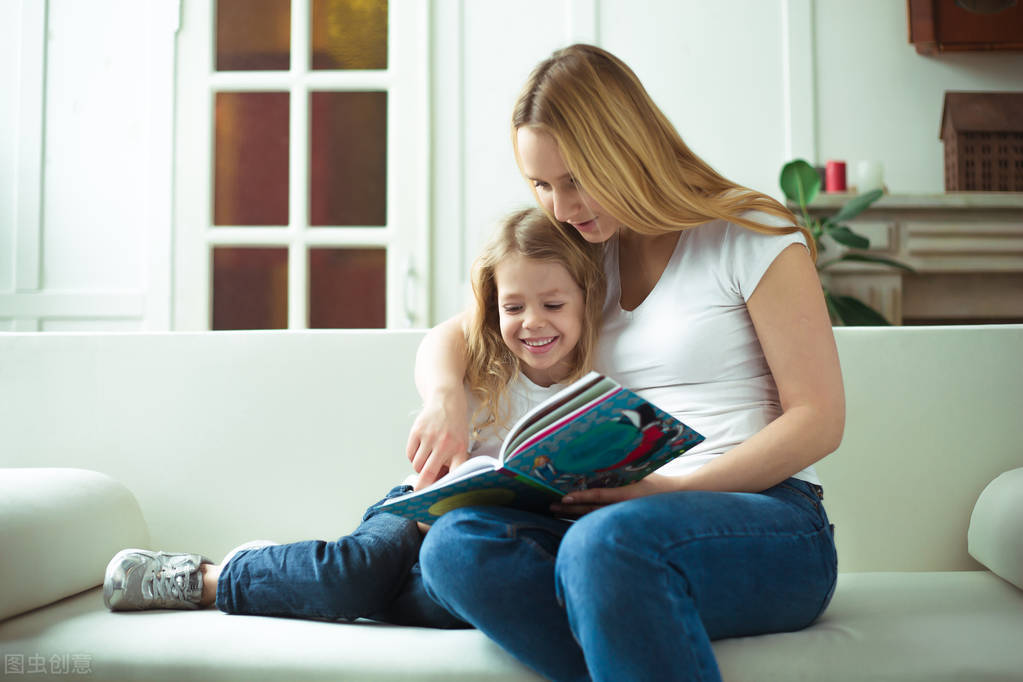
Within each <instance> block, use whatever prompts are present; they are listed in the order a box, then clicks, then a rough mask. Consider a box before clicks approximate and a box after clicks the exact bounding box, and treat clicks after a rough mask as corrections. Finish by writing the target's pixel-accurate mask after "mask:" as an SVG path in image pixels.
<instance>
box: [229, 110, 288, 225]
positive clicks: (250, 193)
mask: <svg viewBox="0 0 1023 682" xmlns="http://www.w3.org/2000/svg"><path fill="white" fill-rule="evenodd" d="M288 98H289V95H288V93H287V92H218V93H217V97H216V113H215V115H214V118H215V123H214V138H215V142H214V146H215V151H214V177H213V189H214V203H213V224H214V225H287V224H288V137H289V135H288V119H289V109H288Z"/></svg>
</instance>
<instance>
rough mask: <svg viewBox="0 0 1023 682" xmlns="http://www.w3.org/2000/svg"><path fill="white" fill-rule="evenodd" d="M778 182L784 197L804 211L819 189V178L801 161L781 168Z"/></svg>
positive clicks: (811, 168)
mask: <svg viewBox="0 0 1023 682" xmlns="http://www.w3.org/2000/svg"><path fill="white" fill-rule="evenodd" d="M778 182H779V184H780V185H781V191H782V192H784V193H785V197H786V198H787V199H788V200H789V201H795V202H796V203H798V204H799V207H800V208H802V209H804V210H805V209H806V206H807V205H808V204H809V203H810V202H811V201H813V200H814V197H816V196H817V193H818V192H819V191H820V189H821V176H819V175H817V171H815V170H814V169H813V166H811V165H810V164H808V163H807V162H806V161H804V160H803V159H796V160H795V161H789V162H788V163H786V164H785V165H784V166H782V167H781V176H780V177H779V178H778Z"/></svg>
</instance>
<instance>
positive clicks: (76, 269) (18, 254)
mask: <svg viewBox="0 0 1023 682" xmlns="http://www.w3.org/2000/svg"><path fill="white" fill-rule="evenodd" d="M184 1H185V2H188V1H189V0H184ZM177 3H178V0H147V2H145V3H139V2H136V1H135V0H89V2H87V3H82V2H78V1H77V0H48V2H43V0H20V1H19V0H2V1H0V330H4V329H15V328H27V329H32V328H38V329H55V328H76V329H82V328H84V329H89V328H110V327H113V326H117V327H128V328H140V327H149V328H169V327H171V326H172V325H173V321H172V319H171V317H172V313H171V311H172V310H173V306H172V301H171V300H170V299H171V296H172V293H171V291H172V289H171V287H170V279H171V276H172V273H171V269H170V268H171V248H172V247H171V244H172V239H171V237H172V235H171V227H170V222H169V221H170V212H171V198H172V195H171V191H172V187H171V180H170V178H171V160H172V155H171V151H170V149H171V148H170V142H171V139H172V138H171V136H172V134H173V130H174V128H173V125H174V123H173V118H172V111H173V99H172V93H173V87H174V74H173V52H171V50H172V49H173V45H174V43H173V36H174V30H175V28H176V20H177V11H176V8H177ZM39 6H43V7H48V12H47V13H46V21H47V24H48V26H49V27H50V30H49V34H48V35H47V37H46V39H45V42H44V41H43V40H42V39H41V38H40V39H39V45H34V44H33V43H32V42H31V40H33V38H32V35H33V34H32V33H31V31H29V32H28V33H26V31H25V28H26V24H25V22H26V21H28V27H29V28H33V27H36V26H35V24H33V23H32V21H31V13H32V12H34V11H36V10H35V9H33V8H38V7H39ZM26 8H27V9H26ZM26 12H27V13H26ZM26 17H28V20H26ZM429 31H430V41H431V76H430V78H431V82H430V96H431V108H432V112H431V118H432V130H433V135H432V140H431V142H432V163H431V169H432V172H431V174H430V178H429V179H427V180H424V181H425V182H428V183H429V184H430V197H431V204H432V208H431V222H432V226H433V235H432V244H431V247H432V254H433V269H432V271H433V282H432V284H433V295H432V297H431V298H432V308H433V311H432V312H433V319H434V320H435V321H436V320H439V319H443V318H444V317H447V316H448V315H450V314H452V313H454V312H455V311H456V310H458V309H459V308H460V307H461V305H462V304H463V302H464V301H465V296H466V287H465V281H466V273H467V271H468V267H469V263H470V262H471V260H472V256H473V254H474V253H475V251H476V250H477V249H478V247H479V244H480V243H481V241H482V240H483V239H484V238H485V235H486V234H487V233H488V231H489V230H490V229H491V226H492V225H493V223H494V221H496V220H497V219H498V218H499V217H500V216H501V215H503V214H504V213H506V212H507V211H508V210H509V209H510V208H512V207H516V206H519V205H522V204H525V203H529V202H530V201H531V195H530V193H529V192H528V189H527V187H526V185H525V183H524V182H523V181H522V180H521V178H520V177H519V175H518V171H517V169H516V167H515V164H514V160H513V158H512V154H511V145H510V140H509V131H508V118H509V116H510V112H511V106H512V103H513V101H514V99H515V96H516V95H517V93H518V90H519V87H520V86H521V84H522V82H523V81H524V80H525V78H526V76H527V75H528V73H529V71H530V69H531V68H532V67H533V65H534V64H535V63H536V62H537V61H539V60H540V59H542V58H544V57H546V56H547V55H548V54H549V53H550V52H551V51H552V50H553V49H555V48H556V47H559V46H561V45H564V44H567V43H570V42H574V41H588V42H596V43H598V44H601V45H603V46H604V47H607V48H608V49H610V50H611V51H613V52H615V53H617V54H618V55H619V56H621V57H622V58H623V59H625V61H626V62H628V63H629V64H630V65H631V66H632V67H633V68H634V69H635V70H636V72H637V73H638V74H639V76H640V78H642V79H643V80H644V82H645V83H646V85H647V87H648V89H649V90H650V92H651V94H652V95H653V97H654V99H655V100H656V101H657V102H658V103H659V104H660V105H661V106H662V108H663V109H664V110H665V113H666V114H667V115H668V116H669V118H671V120H672V121H674V122H675V124H676V125H677V126H678V128H679V130H680V132H681V133H682V135H683V137H684V138H685V139H686V141H687V142H688V143H689V144H690V146H692V147H693V149H694V150H696V151H697V152H698V153H700V154H701V155H703V156H704V158H705V159H706V160H707V161H708V162H710V163H711V164H712V165H713V166H715V167H716V168H717V169H718V170H720V171H721V172H722V173H724V174H725V175H727V176H729V177H731V178H733V179H735V180H737V181H738V182H741V183H744V184H747V185H750V186H752V187H755V188H757V189H760V190H763V191H765V192H769V193H772V194H774V195H775V196H777V195H778V189H777V173H778V170H779V168H780V166H781V165H782V163H784V162H785V161H787V160H788V159H789V158H791V157H793V156H796V155H799V156H804V157H806V158H807V159H808V160H810V161H814V162H823V161H825V160H826V159H829V158H839V159H845V160H847V161H848V162H850V164H852V163H853V162H855V161H856V160H858V159H877V160H880V161H882V162H883V163H884V165H885V171H886V181H887V183H888V185H889V187H890V188H891V190H892V191H893V192H896V193H931V192H941V191H942V190H943V180H942V147H941V144H940V142H939V140H938V137H937V135H938V123H939V121H940V116H941V96H942V93H943V92H944V91H945V90H952V89H970V90H1023V54H1021V53H1002V54H999V53H994V54H985V53H971V54H962V55H944V56H939V57H923V56H919V55H917V54H916V52H915V50H914V49H913V48H912V46H910V45H909V44H908V43H907V39H906V36H907V29H906V16H905V3H904V2H902V0H859V1H858V2H847V1H846V0H730V1H729V2H727V3H726V2H713V3H708V2H705V1H702V0H522V1H520V2H517V3H505V2H485V1H480V0H431V25H430V27H429ZM44 45H45V62H39V61H38V60H39V59H42V57H43V55H42V54H38V52H39V50H41V49H43V46H44ZM37 48H38V49H37ZM33 55H34V56H33ZM26 58H28V60H29V61H26ZM32 59H36V60H37V62H36V64H37V65H41V64H42V63H45V68H46V71H45V78H44V79H42V78H36V80H33V73H34V72H33V71H32V69H33V63H32V61H31V60H32ZM26 74H28V78H27V79H26V77H25V75H26ZM37 81H38V82H37ZM43 84H45V87H44V85H43ZM33 111H38V112H39V113H41V118H42V119H43V120H44V121H45V125H44V127H43V128H42V137H41V138H39V139H33V137H32V136H31V135H28V136H26V135H24V134H23V133H24V131H29V132H31V129H32V122H33V121H34V120H35V121H37V120H38V119H34V118H32V117H31V115H30V114H31V113H32V112H33ZM26 112H27V113H26ZM26 116H28V120H26ZM37 138H38V136H37ZM33 144H35V145H36V147H34V148H33V147H32V145H33ZM44 149H45V163H43V162H42V159H43V156H42V153H43V150H44ZM33 158H37V159H38V161H37V164H36V167H35V172H36V173H37V175H38V180H34V179H33V177H34V176H33V168H32V160H33ZM33 192H35V194H33ZM33 202H36V203H37V204H38V209H37V210H36V212H35V213H33V211H32V206H33ZM19 216H20V218H19ZM26 216H27V217H28V218H29V220H28V223H26V222H25V220H24V219H25V217H26ZM26 283H27V285H28V286H26Z"/></svg>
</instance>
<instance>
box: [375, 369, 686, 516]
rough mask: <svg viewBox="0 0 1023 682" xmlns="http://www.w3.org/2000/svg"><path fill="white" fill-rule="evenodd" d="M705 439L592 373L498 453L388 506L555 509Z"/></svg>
mask: <svg viewBox="0 0 1023 682" xmlns="http://www.w3.org/2000/svg"><path fill="white" fill-rule="evenodd" d="M702 440H703V436H702V435H700V434H699V433H697V432H696V431H694V430H693V429H691V428H689V427H688V426H686V425H685V424H683V423H682V422H680V421H679V420H678V419H676V418H675V417H673V416H672V415H670V414H668V413H667V412H665V411H664V410H662V409H660V408H659V407H657V406H656V405H654V404H653V403H650V402H649V401H647V400H645V399H643V398H641V397H640V396H638V395H637V394H636V393H634V392H633V391H630V390H629V389H627V388H624V387H623V386H622V385H621V384H619V383H618V382H617V381H615V380H613V379H611V378H610V377H607V376H604V375H603V374H600V373H598V372H590V373H589V374H587V375H586V376H584V377H582V378H581V379H579V380H578V381H576V382H574V383H573V384H571V385H569V386H567V387H565V388H564V389H563V390H561V391H559V392H558V393H556V394H555V395H553V396H551V397H550V398H548V399H547V400H545V401H543V402H542V403H540V404H539V405H537V406H536V407H534V408H533V409H532V410H530V411H529V412H527V413H526V414H525V415H524V416H523V417H522V418H521V419H519V420H518V421H517V422H516V423H515V424H514V425H513V426H512V427H511V429H510V430H509V432H508V435H507V436H506V437H505V440H504V443H503V444H502V446H501V451H500V454H499V456H498V457H497V458H494V457H486V456H477V457H470V458H469V460H468V461H467V462H465V463H464V464H462V465H461V466H459V467H457V468H455V469H454V470H453V471H451V472H450V473H448V474H447V475H446V476H444V477H442V478H440V479H438V480H437V481H436V482H434V483H433V484H432V485H430V486H427V487H426V488H423V489H421V490H417V491H414V492H410V493H408V494H406V495H403V496H401V497H394V498H391V499H389V500H387V501H386V502H384V503H382V504H381V509H382V510H383V511H387V512H390V513H393V514H398V515H400V516H405V517H407V518H410V519H414V520H416V521H421V522H423V523H433V522H434V521H436V520H437V518H438V517H439V516H440V515H441V514H444V513H445V512H448V511H450V510H452V509H456V508H458V507H464V506H469V505H511V506H515V507H519V508H522V509H528V510H533V511H540V512H549V507H550V504H551V503H552V502H556V501H557V500H558V499H560V498H561V497H562V496H564V495H566V494H567V493H569V492H572V491H573V490H582V489H584V488H597V487H612V486H620V485H626V484H628V483H634V482H635V481H638V480H639V479H641V478H643V477H644V476H646V475H647V474H649V473H650V472H652V471H654V470H655V469H658V468H660V467H661V466H662V465H664V464H665V463H666V462H669V461H671V460H673V459H675V458H676V457H679V456H680V455H682V454H684V453H685V452H686V451H687V450H689V449H690V448H692V447H693V446H694V445H696V444H697V443H699V442H701V441H702Z"/></svg>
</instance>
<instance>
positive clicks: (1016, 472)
mask: <svg viewBox="0 0 1023 682" xmlns="http://www.w3.org/2000/svg"><path fill="white" fill-rule="evenodd" d="M967 548H968V550H969V552H970V555H971V556H972V557H973V558H974V559H976V560H977V561H979V562H980V563H982V564H984V565H985V566H987V568H988V569H990V570H991V572H992V573H994V574H996V575H997V576H999V577H1000V578H1002V579H1004V580H1006V581H1008V582H1010V583H1012V584H1013V585H1015V586H1016V587H1018V588H1020V589H1023V467H1020V468H1019V469H1012V470H1010V471H1006V472H1005V473H1004V474H1002V475H1000V476H998V477H997V478H995V480H993V481H991V483H989V484H988V485H987V487H986V488H984V490H983V492H981V494H980V497H979V498H978V499H977V504H976V505H975V506H974V508H973V514H972V515H971V516H970V530H969V533H968V535H967Z"/></svg>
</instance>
